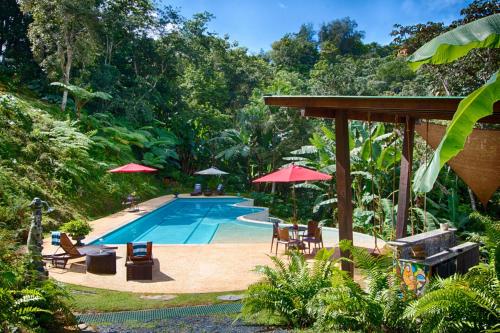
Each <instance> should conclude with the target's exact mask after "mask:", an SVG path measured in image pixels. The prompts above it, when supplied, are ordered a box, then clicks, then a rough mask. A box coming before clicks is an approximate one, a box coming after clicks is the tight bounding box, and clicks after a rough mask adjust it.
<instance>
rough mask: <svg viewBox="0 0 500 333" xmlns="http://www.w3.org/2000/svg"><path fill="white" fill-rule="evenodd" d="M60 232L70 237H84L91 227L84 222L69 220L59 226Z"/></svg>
mask: <svg viewBox="0 0 500 333" xmlns="http://www.w3.org/2000/svg"><path fill="white" fill-rule="evenodd" d="M61 231H64V232H66V233H68V234H70V235H71V237H85V236H87V235H88V234H89V233H90V232H91V231H92V227H91V226H90V224H89V223H88V222H87V221H84V220H71V221H69V222H67V223H65V224H63V225H62V226H61Z"/></svg>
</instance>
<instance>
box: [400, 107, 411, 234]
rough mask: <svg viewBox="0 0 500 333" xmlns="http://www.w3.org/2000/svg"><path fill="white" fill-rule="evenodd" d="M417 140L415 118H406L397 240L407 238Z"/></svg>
mask: <svg viewBox="0 0 500 333" xmlns="http://www.w3.org/2000/svg"><path fill="white" fill-rule="evenodd" d="M414 138H415V118H412V117H406V121H405V131H404V134H403V154H402V155H401V168H400V176H399V194H398V214H397V220H396V239H397V238H403V237H405V236H406V226H407V222H408V218H409V216H410V214H409V211H408V209H409V207H410V191H411V165H412V162H413V142H414Z"/></svg>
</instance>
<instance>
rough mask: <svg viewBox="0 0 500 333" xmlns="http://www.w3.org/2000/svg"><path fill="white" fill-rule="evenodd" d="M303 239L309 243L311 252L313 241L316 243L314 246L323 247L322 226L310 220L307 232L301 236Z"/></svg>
mask: <svg viewBox="0 0 500 333" xmlns="http://www.w3.org/2000/svg"><path fill="white" fill-rule="evenodd" d="M301 241H302V242H304V243H307V246H308V248H309V253H311V243H313V244H314V248H315V249H316V248H318V247H319V248H323V247H325V246H324V244H323V232H322V230H321V227H319V226H318V222H316V221H309V223H308V224H307V234H306V235H304V236H302V237H301Z"/></svg>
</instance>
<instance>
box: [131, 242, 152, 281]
mask: <svg viewBox="0 0 500 333" xmlns="http://www.w3.org/2000/svg"><path fill="white" fill-rule="evenodd" d="M153 265H154V262H153V243H152V242H135V243H127V261H126V263H125V266H126V267H127V281H129V280H152V279H153Z"/></svg>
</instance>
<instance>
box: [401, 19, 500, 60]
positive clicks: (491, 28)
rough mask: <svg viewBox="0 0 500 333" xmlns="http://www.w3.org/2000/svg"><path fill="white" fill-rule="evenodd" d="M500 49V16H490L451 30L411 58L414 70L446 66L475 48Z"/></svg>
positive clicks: (420, 49) (433, 40) (425, 45)
mask: <svg viewBox="0 0 500 333" xmlns="http://www.w3.org/2000/svg"><path fill="white" fill-rule="evenodd" d="M486 47H488V48H498V47H500V14H495V15H490V16H487V17H484V18H482V19H479V20H476V21H473V22H470V23H468V24H465V25H462V26H459V27H457V28H455V29H453V30H450V31H448V32H446V33H444V34H442V35H439V36H438V37H436V38H434V39H432V40H431V41H430V42H428V43H426V44H424V45H423V46H422V47H420V48H419V49H418V50H417V51H415V53H413V54H412V55H411V56H410V57H409V58H408V62H409V65H410V67H411V68H412V69H413V70H417V69H418V68H419V67H420V66H422V65H423V64H445V63H449V62H452V61H454V60H456V59H458V58H461V57H463V56H464V55H466V54H467V53H469V51H471V50H472V49H475V48H486Z"/></svg>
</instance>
